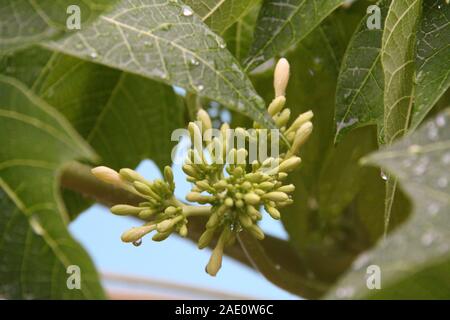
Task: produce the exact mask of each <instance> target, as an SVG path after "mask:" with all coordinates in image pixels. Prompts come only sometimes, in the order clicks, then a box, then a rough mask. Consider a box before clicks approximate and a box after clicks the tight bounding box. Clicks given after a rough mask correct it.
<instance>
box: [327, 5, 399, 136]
mask: <svg viewBox="0 0 450 320" xmlns="http://www.w3.org/2000/svg"><path fill="white" fill-rule="evenodd" d="M390 2H391V0H383V1H381V2H380V3H379V4H378V6H379V8H380V10H381V12H380V13H381V16H380V19H381V22H382V28H383V26H384V18H385V17H386V15H387V11H388V8H389V4H390ZM372 15H373V12H371V13H369V14H367V15H366V16H365V17H364V18H363V19H362V20H361V24H360V25H359V28H358V30H357V31H356V32H355V34H354V35H353V37H352V40H351V41H350V44H349V45H348V48H347V51H346V53H345V57H344V61H343V62H342V66H341V70H340V72H339V78H338V84H337V89H336V122H337V128H336V137H335V141H338V140H339V138H341V137H342V135H343V134H344V133H346V132H348V131H350V130H352V129H355V128H358V127H363V126H366V125H370V124H379V125H381V123H382V122H383V92H384V75H383V68H382V66H381V60H380V51H381V37H382V34H383V31H382V29H381V30H378V29H369V28H368V27H367V21H368V18H369V16H372Z"/></svg>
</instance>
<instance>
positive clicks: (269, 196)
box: [262, 191, 289, 202]
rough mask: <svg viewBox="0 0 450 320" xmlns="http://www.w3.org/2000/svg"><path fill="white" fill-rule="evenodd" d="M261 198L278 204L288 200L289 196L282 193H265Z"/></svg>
mask: <svg viewBox="0 0 450 320" xmlns="http://www.w3.org/2000/svg"><path fill="white" fill-rule="evenodd" d="M262 198H263V199H264V200H272V201H276V202H280V201H286V200H288V199H289V196H288V195H287V194H286V193H284V192H279V191H273V192H269V193H266V194H265V195H263V196H262Z"/></svg>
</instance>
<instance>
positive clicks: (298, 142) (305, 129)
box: [287, 122, 313, 156]
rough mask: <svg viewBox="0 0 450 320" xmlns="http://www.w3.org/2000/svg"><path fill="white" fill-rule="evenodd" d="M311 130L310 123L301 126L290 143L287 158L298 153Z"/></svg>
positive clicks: (311, 125)
mask: <svg viewBox="0 0 450 320" xmlns="http://www.w3.org/2000/svg"><path fill="white" fill-rule="evenodd" d="M312 130H313V124H312V122H306V123H304V124H302V125H301V127H300V128H299V129H298V130H297V132H296V133H295V138H294V142H293V143H292V147H291V149H290V150H289V152H288V153H287V156H290V155H295V154H297V153H298V151H299V150H300V147H301V146H302V145H303V144H304V143H305V142H306V140H307V139H308V137H309V135H310V134H311V132H312Z"/></svg>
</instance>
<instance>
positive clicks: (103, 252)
mask: <svg viewBox="0 0 450 320" xmlns="http://www.w3.org/2000/svg"><path fill="white" fill-rule="evenodd" d="M173 169H174V173H175V180H176V181H175V182H176V185H177V188H176V195H177V196H178V197H180V198H184V195H185V194H186V192H187V191H188V190H189V189H190V185H189V183H188V182H186V181H185V179H184V174H183V173H182V171H181V168H180V167H179V166H177V165H174V166H173ZM137 170H138V171H139V172H140V173H141V174H142V175H143V176H144V177H146V178H147V179H155V178H160V177H161V174H160V172H159V170H158V168H157V167H156V166H155V165H154V163H153V162H151V161H148V160H146V161H143V162H142V163H141V164H140V165H139V167H138V169H137ZM133 226H136V220H134V219H131V218H127V217H121V216H115V215H113V214H111V213H110V212H109V211H108V210H107V209H106V208H104V207H101V206H99V205H95V206H93V207H91V208H90V209H89V210H87V211H86V212H85V213H84V214H82V215H80V216H79V217H78V218H77V219H76V220H75V221H74V222H73V223H72V224H71V226H70V230H71V231H72V234H73V235H74V237H75V238H76V239H78V240H79V241H80V242H81V243H82V245H83V246H84V247H85V249H86V250H87V251H88V252H89V254H90V255H91V257H92V258H93V260H94V263H95V264H96V266H97V268H98V269H99V270H100V271H102V272H114V273H121V274H126V275H137V276H144V277H150V278H153V279H155V278H157V279H161V280H167V281H170V282H176V283H182V284H187V285H193V286H196V287H202V288H209V289H213V290H218V291H222V292H227V293H235V294H239V295H243V296H248V297H250V298H261V299H295V298H296V297H295V296H293V295H291V294H289V293H287V292H285V291H283V290H281V289H279V288H278V287H276V286H274V285H273V284H271V283H270V282H269V281H267V280H266V279H265V278H264V277H263V276H261V275H260V274H257V273H256V272H254V271H253V270H251V269H249V268H247V267H245V266H243V265H241V264H240V263H238V262H235V261H233V260H232V259H231V258H227V257H225V258H224V261H223V264H222V269H221V270H220V272H219V273H218V275H217V276H216V277H211V276H209V275H207V274H206V273H205V271H204V267H205V265H206V264H207V262H208V259H209V256H210V253H211V251H210V250H209V249H203V250H199V249H197V247H196V245H195V244H194V243H192V242H190V241H188V240H185V239H181V238H180V237H177V236H171V237H169V238H168V239H166V240H165V241H163V242H153V241H151V237H146V238H144V239H143V243H142V245H141V246H139V247H135V246H133V245H131V244H125V243H122V242H121V240H120V235H121V234H122V232H123V231H125V230H127V229H129V228H131V227H133ZM261 227H262V228H263V230H264V231H265V232H266V233H267V234H271V235H275V236H278V237H281V238H286V237H287V235H286V233H285V231H284V229H283V227H282V225H281V223H280V222H279V221H275V220H273V219H271V218H270V216H268V215H266V216H265V217H264V219H263V220H262V223H261Z"/></svg>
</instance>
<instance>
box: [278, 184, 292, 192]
mask: <svg viewBox="0 0 450 320" xmlns="http://www.w3.org/2000/svg"><path fill="white" fill-rule="evenodd" d="M277 191H281V192H286V193H290V192H294V191H295V186H294V185H293V184H288V185H285V186H282V187H279V188H278V189H277Z"/></svg>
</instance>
